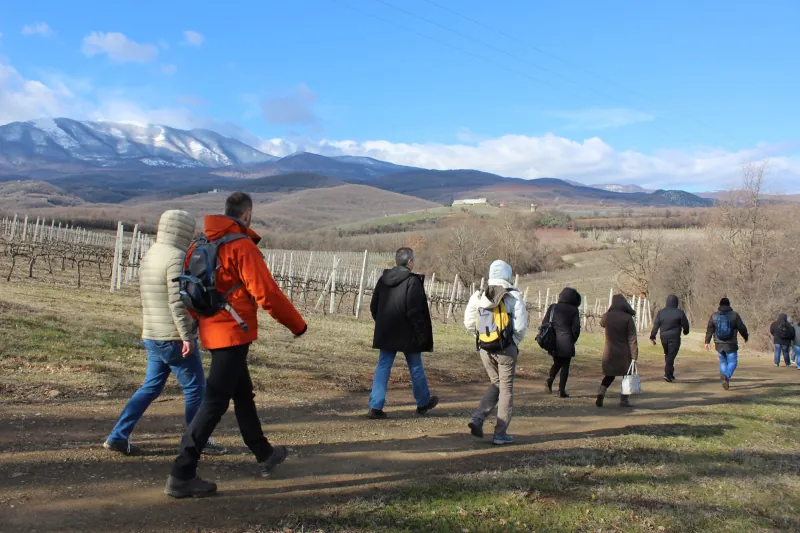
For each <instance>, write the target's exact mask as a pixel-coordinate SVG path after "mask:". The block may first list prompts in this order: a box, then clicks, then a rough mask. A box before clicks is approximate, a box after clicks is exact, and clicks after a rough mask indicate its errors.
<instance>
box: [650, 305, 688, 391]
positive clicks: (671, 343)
mask: <svg viewBox="0 0 800 533" xmlns="http://www.w3.org/2000/svg"><path fill="white" fill-rule="evenodd" d="M659 329H660V330H661V346H662V347H663V348H664V363H665V365H664V381H668V382H670V383H672V382H673V381H675V358H677V357H678V351H680V349H681V332H683V334H684V335H688V334H689V319H688V318H686V313H684V312H683V310H682V309H679V308H678V297H677V296H675V295H674V294H670V295H669V296H667V306H666V307H665V308H664V309H662V310H660V311H659V312H658V314H657V315H656V320H655V322H653V331H651V332H650V342H652V343H653V346H655V344H656V334H657V333H658V330H659Z"/></svg>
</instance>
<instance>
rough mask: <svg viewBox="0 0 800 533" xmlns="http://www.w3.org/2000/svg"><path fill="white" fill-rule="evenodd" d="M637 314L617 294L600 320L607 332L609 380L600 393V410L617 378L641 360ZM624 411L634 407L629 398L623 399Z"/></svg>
mask: <svg viewBox="0 0 800 533" xmlns="http://www.w3.org/2000/svg"><path fill="white" fill-rule="evenodd" d="M635 314H636V313H635V312H634V310H633V309H632V308H631V306H630V304H629V303H628V301H627V300H626V299H625V297H624V296H623V295H621V294H615V295H614V297H613V298H612V299H611V307H609V309H608V312H607V313H606V314H604V315H603V318H601V319H600V327H603V328H605V330H606V345H605V348H604V349H603V374H605V377H604V378H603V381H602V382H601V383H600V390H599V391H598V392H597V401H596V402H595V403H596V404H597V407H603V399H604V398H605V395H606V391H608V387H609V386H610V385H611V383H613V381H614V378H615V377H617V376H624V375H625V374H627V373H628V368H630V366H631V361H636V360H637V359H638V358H639V343H638V342H637V338H636V335H637V333H636V323H635V322H634V320H633V317H634V315H635ZM619 405H620V407H630V406H631V404H630V402H629V401H628V396H627V395H621V396H620V398H619Z"/></svg>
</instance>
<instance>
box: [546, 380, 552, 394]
mask: <svg viewBox="0 0 800 533" xmlns="http://www.w3.org/2000/svg"><path fill="white" fill-rule="evenodd" d="M544 387H545V390H546V391H547V392H549V393H550V394H553V380H552V379H550V378H547V381H545V382H544Z"/></svg>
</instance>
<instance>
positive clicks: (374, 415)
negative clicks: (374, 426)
mask: <svg viewBox="0 0 800 533" xmlns="http://www.w3.org/2000/svg"><path fill="white" fill-rule="evenodd" d="M367 418H369V419H370V420H383V419H386V418H389V417H388V416H387V415H386V413H384V412H383V411H381V410H380V409H370V410H369V411H367Z"/></svg>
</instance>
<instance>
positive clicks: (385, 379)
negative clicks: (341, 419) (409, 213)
mask: <svg viewBox="0 0 800 533" xmlns="http://www.w3.org/2000/svg"><path fill="white" fill-rule="evenodd" d="M395 264H396V265H397V266H395V267H394V268H392V269H390V270H386V271H384V272H383V275H382V276H381V277H380V279H378V282H377V284H376V285H375V290H374V291H372V300H371V301H370V305H369V308H370V313H371V314H372V319H373V320H374V321H375V331H374V334H373V339H372V347H373V348H375V349H376V350H379V354H378V365H377V367H376V368H375V375H374V376H373V378H372V392H371V393H370V396H369V411H367V417H368V418H369V419H371V420H383V419H385V418H388V415H387V414H386V413H385V412H384V411H383V407H384V405H386V389H387V388H388V386H389V376H390V375H391V373H392V366H393V365H394V360H395V357H397V352H402V353H403V354H404V355H405V358H406V363H407V364H408V372H409V373H410V374H411V391H412V392H413V394H414V400H415V401H416V404H417V414H418V415H420V416H424V415H426V414H428V411H430V410H431V409H433V408H434V407H436V405H437V404H438V403H439V398H438V396H431V392H430V389H429V388H428V379H427V377H426V376H425V368H424V367H423V366H422V354H423V352H432V351H433V325H432V324H431V313H430V310H429V309H428V297H427V296H426V295H425V283H424V281H425V280H424V278H423V277H422V276H420V275H419V274H414V272H413V270H414V250H412V249H411V248H400V249H399V250H397V252H395Z"/></svg>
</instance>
